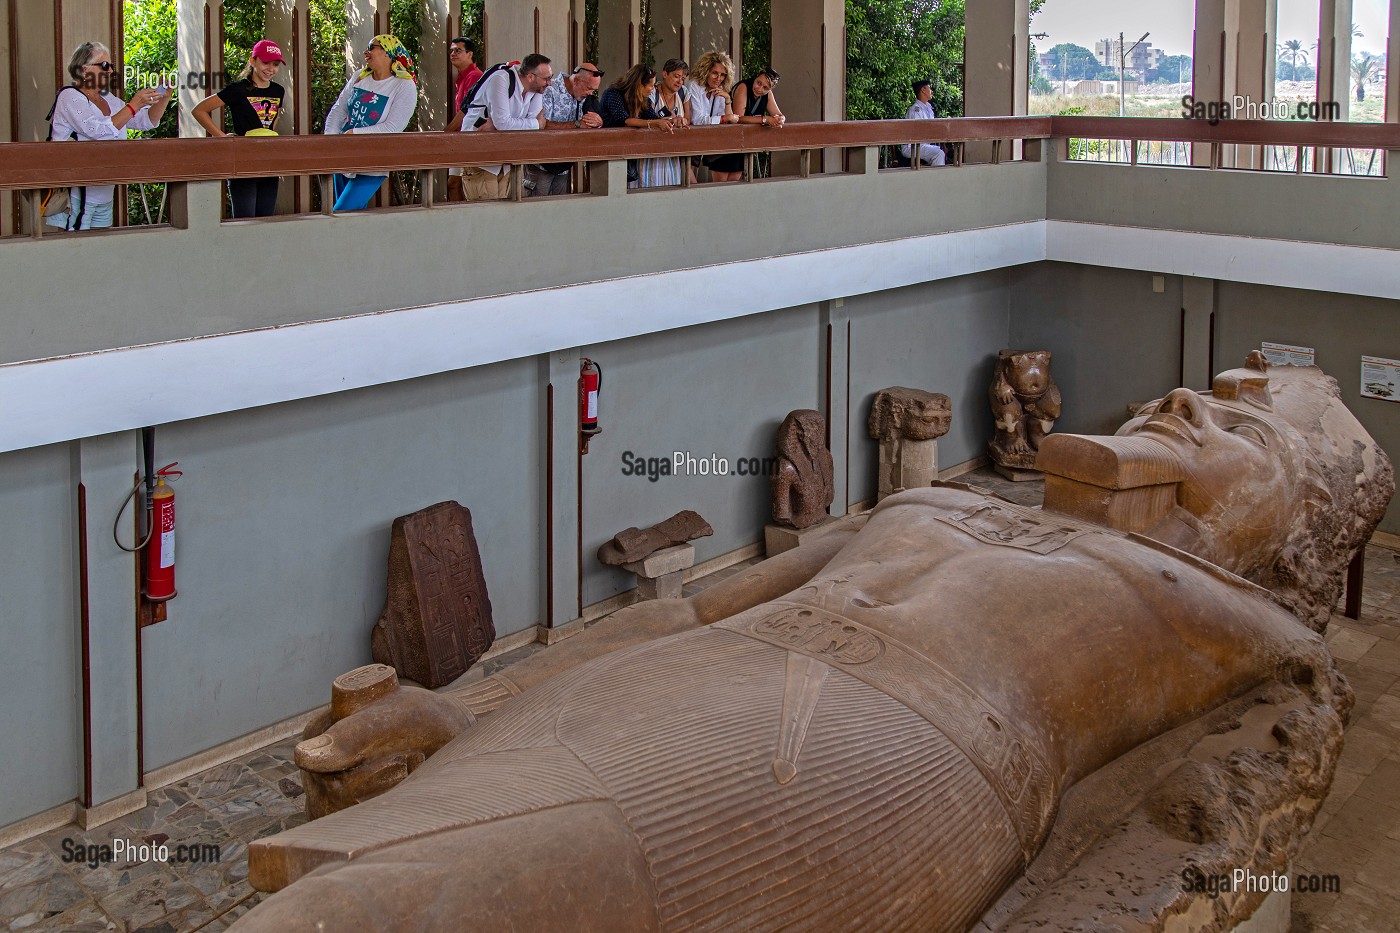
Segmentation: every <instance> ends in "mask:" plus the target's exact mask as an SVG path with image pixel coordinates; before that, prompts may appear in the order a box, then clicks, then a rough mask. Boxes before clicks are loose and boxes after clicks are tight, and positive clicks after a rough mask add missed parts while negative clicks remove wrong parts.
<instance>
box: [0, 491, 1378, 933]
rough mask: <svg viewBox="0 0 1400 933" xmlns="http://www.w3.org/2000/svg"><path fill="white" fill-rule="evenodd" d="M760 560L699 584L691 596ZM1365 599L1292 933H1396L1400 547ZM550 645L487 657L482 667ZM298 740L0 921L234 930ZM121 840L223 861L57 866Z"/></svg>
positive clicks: (159, 809)
mask: <svg viewBox="0 0 1400 933" xmlns="http://www.w3.org/2000/svg"><path fill="white" fill-rule="evenodd" d="M961 479H962V481H964V482H969V483H973V484H975V485H978V486H982V487H984V488H987V489H990V490H992V491H994V492H997V493H999V494H1001V495H1003V496H1005V497H1006V498H1008V499H1011V500H1013V501H1016V502H1020V503H1023V504H1025V505H1038V504H1039V502H1040V499H1041V493H1042V487H1041V484H1040V483H1012V482H1008V481H1006V480H1003V479H1002V478H1001V477H1000V476H997V475H996V474H994V473H991V472H989V471H978V472H977V473H974V474H969V475H968V476H965V477H962V478H961ZM752 563H753V561H747V562H745V563H744V564H742V565H738V566H736V567H733V568H730V569H728V570H723V571H720V572H719V573H716V574H711V575H710V576H708V577H706V578H705V579H704V580H703V581H695V582H694V583H692V584H690V585H688V586H687V587H686V590H685V592H686V595H692V594H693V593H695V592H698V591H699V590H701V589H703V588H704V587H705V586H710V585H713V584H714V583H717V582H719V581H720V580H722V579H725V578H726V577H728V576H732V575H733V574H735V573H738V572H740V571H741V570H742V569H743V568H744V567H746V566H748V565H750V564H752ZM1362 602H1363V611H1362V615H1361V619H1360V620H1359V621H1352V620H1349V619H1344V618H1342V617H1341V616H1335V617H1334V618H1333V622H1332V625H1331V627H1330V629H1329V633H1328V636H1327V641H1328V643H1329V644H1330V645H1331V646H1332V652H1333V654H1334V655H1335V656H1336V657H1337V660H1338V664H1339V666H1340V667H1341V669H1342V672H1343V673H1345V674H1346V676H1347V678H1348V679H1349V680H1350V681H1351V683H1352V685H1353V686H1354V687H1355V689H1356V697H1357V703H1356V710H1355V712H1354V713H1353V715H1352V720H1351V724H1350V726H1349V727H1348V729H1347V744H1346V750H1345V751H1344V752H1343V754H1342V759H1341V764H1340V766H1339V771H1338V774H1337V778H1336V781H1335V782H1334V783H1333V787H1332V794H1331V796H1330V797H1329V798H1328V799H1327V802H1326V804H1325V805H1324V806H1323V809H1322V813H1321V815H1320V816H1319V818H1318V820H1317V824H1316V825H1315V826H1314V828H1313V832H1312V835H1311V837H1310V838H1309V840H1308V842H1307V845H1306V846H1305V848H1304V850H1303V853H1302V855H1301V857H1300V858H1299V860H1298V862H1297V864H1296V865H1295V866H1294V873H1295V875H1296V874H1298V873H1308V874H1317V875H1335V876H1337V879H1338V880H1339V882H1340V886H1341V890H1340V893H1329V894H1309V893H1303V892H1295V893H1294V895H1293V930H1294V931H1295V933H1324V931H1326V933H1342V931H1345V933H1383V931H1390V930H1395V931H1400V896H1397V895H1400V891H1398V890H1397V889H1396V883H1397V877H1400V641H1397V637H1396V636H1397V635H1400V552H1396V551H1391V550H1386V549H1384V548H1380V547H1375V546H1372V547H1370V548H1368V549H1367V559H1366V588H1365V596H1364V598H1363V601H1362ZM542 648H543V646H542V645H529V646H526V647H525V648H521V649H519V650H517V651H514V652H511V653H510V654H509V655H503V656H502V657H500V658H496V659H493V660H492V661H490V662H487V673H493V672H494V671H495V670H499V669H500V668H501V667H503V666H506V665H508V664H511V663H514V662H515V661H517V660H520V659H521V658H523V657H528V656H529V655H530V654H532V653H534V652H535V651H539V650H541V649H542ZM294 745H295V742H293V741H287V742H283V743H280V744H278V745H274V746H270V747H268V748H264V749H261V750H260V751H258V752H255V753H253V754H251V755H248V756H246V757H244V758H242V759H239V760H238V761H235V762H230V763H229V764H225V765H221V766H219V767H217V768H213V769H211V770H209V771H206V772H204V773H203V774H199V775H196V776H195V777H192V778H190V779H188V780H185V781H182V782H180V783H179V784H175V785H172V786H170V787H165V788H162V789H160V790H156V791H153V792H152V793H151V795H150V805H149V806H147V807H146V808H145V809H144V810H141V811H139V812H137V813H133V814H131V815H130V816H127V817H124V818H122V819H120V820H117V821H115V822H113V823H110V824H108V825H106V826H102V827H99V828H97V829H94V830H92V831H90V832H84V831H82V830H80V829H79V828H78V827H76V826H67V827H64V828H62V829H57V830H54V831H52V832H49V833H46V834H44V835H43V836H40V837H37V838H35V839H31V840H29V841H28V842H25V843H21V844H19V845H15V846H11V847H10V848H8V849H5V850H3V851H0V922H3V923H5V924H7V928H8V929H10V930H63V931H70V930H71V931H85V930H143V931H159V933H177V931H195V930H207V931H215V930H223V929H225V928H227V927H228V926H229V925H230V924H232V923H233V921H234V920H235V919H237V918H238V917H239V916H241V915H242V914H244V913H246V912H247V911H248V910H250V909H252V907H253V905H254V904H256V903H257V902H258V900H259V898H261V896H262V895H260V894H258V893H257V892H255V891H253V890H252V889H251V888H250V887H249V886H248V882H247V859H246V852H247V844H248V842H249V841H251V840H253V839H257V838H260V837H262V836H267V835H270V834H272V833H276V832H279V831H281V830H282V829H284V828H286V827H289V826H293V825H296V824H297V823H300V822H302V821H303V820H304V819H305V817H304V815H303V812H302V799H301V798H302V788H301V784H300V782H299V779H298V774H297V769H296V766H295V765H293V764H292V763H291V757H292V748H293V746H294ZM118 838H120V839H123V840H127V841H129V842H131V843H134V844H140V843H143V842H145V843H153V844H159V843H164V844H165V845H167V846H168V847H169V848H170V851H171V853H172V854H174V853H175V852H176V849H175V847H176V846H177V845H179V844H184V845H186V846H190V845H213V846H217V847H218V858H217V860H214V861H212V862H204V863H195V864H173V865H167V864H157V863H145V864H133V865H131V866H130V867H128V866H124V865H123V866H113V865H104V864H99V865H97V867H90V866H89V865H88V864H86V863H85V862H84V861H82V860H81V859H79V860H76V861H75V860H70V861H67V862H65V861H64V860H63V857H64V855H65V853H72V852H73V851H74V850H73V848H72V847H73V846H77V845H82V846H91V845H99V846H100V845H103V844H111V842H112V840H114V839H118ZM65 841H66V842H65ZM65 846H67V848H65Z"/></svg>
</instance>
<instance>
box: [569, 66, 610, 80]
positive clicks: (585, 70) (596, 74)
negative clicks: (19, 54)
mask: <svg viewBox="0 0 1400 933" xmlns="http://www.w3.org/2000/svg"><path fill="white" fill-rule="evenodd" d="M579 72H583V73H584V74H590V75H592V76H593V77H595V78H601V77H602V76H603V73H602V72H601V71H598V70H597V69H594V68H575V69H574V74H578V73H579Z"/></svg>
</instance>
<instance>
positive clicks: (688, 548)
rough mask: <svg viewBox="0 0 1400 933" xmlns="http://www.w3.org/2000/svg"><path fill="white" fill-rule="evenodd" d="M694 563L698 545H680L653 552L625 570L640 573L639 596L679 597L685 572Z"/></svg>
mask: <svg viewBox="0 0 1400 933" xmlns="http://www.w3.org/2000/svg"><path fill="white" fill-rule="evenodd" d="M694 566H695V545H693V544H677V545H676V546H674V547H668V548H662V549H661V550H659V551H653V552H652V553H650V554H648V555H647V556H646V557H644V558H642V559H641V560H639V561H634V562H632V563H629V564H623V565H622V569H623V570H626V571H627V572H628V573H635V574H636V575H637V595H638V596H640V597H641V598H642V599H680V598H681V586H682V584H683V583H684V582H685V581H684V580H683V579H682V578H683V577H684V576H685V571H687V570H689V569H690V568H691V567H694Z"/></svg>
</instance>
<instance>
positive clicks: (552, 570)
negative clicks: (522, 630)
mask: <svg viewBox="0 0 1400 933" xmlns="http://www.w3.org/2000/svg"><path fill="white" fill-rule="evenodd" d="M624 172H625V168H624ZM622 187H623V190H626V179H625V176H624V178H623V180H622ZM582 356H583V353H582V351H581V350H578V349H572V350H558V351H556V352H554V353H550V354H548V355H547V356H543V357H540V358H539V359H540V371H541V376H542V377H543V378H544V380H545V384H546V385H547V386H549V387H551V390H552V392H553V405H552V411H553V418H552V419H548V418H545V417H544V413H541V419H542V421H543V423H544V426H545V434H546V437H547V438H548V439H549V443H548V446H547V447H546V450H547V456H548V458H549V472H548V474H547V475H546V476H543V477H541V486H542V488H543V493H544V497H543V501H544V503H545V506H544V508H545V509H547V510H548V515H547V516H546V521H548V522H550V526H549V527H550V529H551V532H552V533H551V535H550V536H549V537H548V538H546V539H545V541H544V545H543V546H544V547H545V549H546V554H545V561H544V566H545V568H546V572H547V573H548V574H549V589H548V591H547V592H546V594H545V599H544V600H542V602H545V603H546V611H547V613H548V618H549V621H550V622H551V624H552V627H553V628H554V629H559V628H562V627H563V626H565V625H567V624H568V623H569V622H572V621H573V620H575V619H577V618H579V616H580V614H581V612H582V609H583V607H582V606H580V605H579V581H580V580H581V577H580V573H581V566H580V564H579V522H578V517H579V500H578V490H579V469H580V463H579V454H578V451H579V424H578V373H579V360H580V358H581V357H582ZM551 542H552V547H551Z"/></svg>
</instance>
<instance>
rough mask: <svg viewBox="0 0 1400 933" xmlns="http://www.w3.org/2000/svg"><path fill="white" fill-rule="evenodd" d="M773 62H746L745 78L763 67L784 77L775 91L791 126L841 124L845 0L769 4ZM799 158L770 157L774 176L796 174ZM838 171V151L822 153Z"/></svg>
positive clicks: (784, 0)
mask: <svg viewBox="0 0 1400 933" xmlns="http://www.w3.org/2000/svg"><path fill="white" fill-rule="evenodd" d="M772 13H773V61H772V62H749V63H748V69H749V71H748V74H752V73H753V72H754V71H756V70H757V69H759V68H762V67H763V66H764V65H770V64H771V65H772V67H773V70H775V71H777V72H778V74H780V75H782V80H781V82H780V83H779V84H778V86H777V88H776V89H775V90H774V91H773V93H774V94H775V95H776V97H777V99H778V103H779V105H780V106H781V107H782V110H783V113H784V114H785V115H786V116H787V118H788V119H789V120H791V121H793V122H801V123H807V122H815V121H831V122H835V121H840V120H844V119H845V117H846V4H845V2H844V0H773V4H772ZM799 155H800V154H799V153H796V152H782V153H774V154H773V174H774V175H794V174H797V171H798V159H799ZM823 159H824V164H823V166H822V170H823V171H825V170H826V167H827V166H830V167H831V170H832V171H835V170H836V169H837V160H838V159H839V151H831V152H824V153H823Z"/></svg>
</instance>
